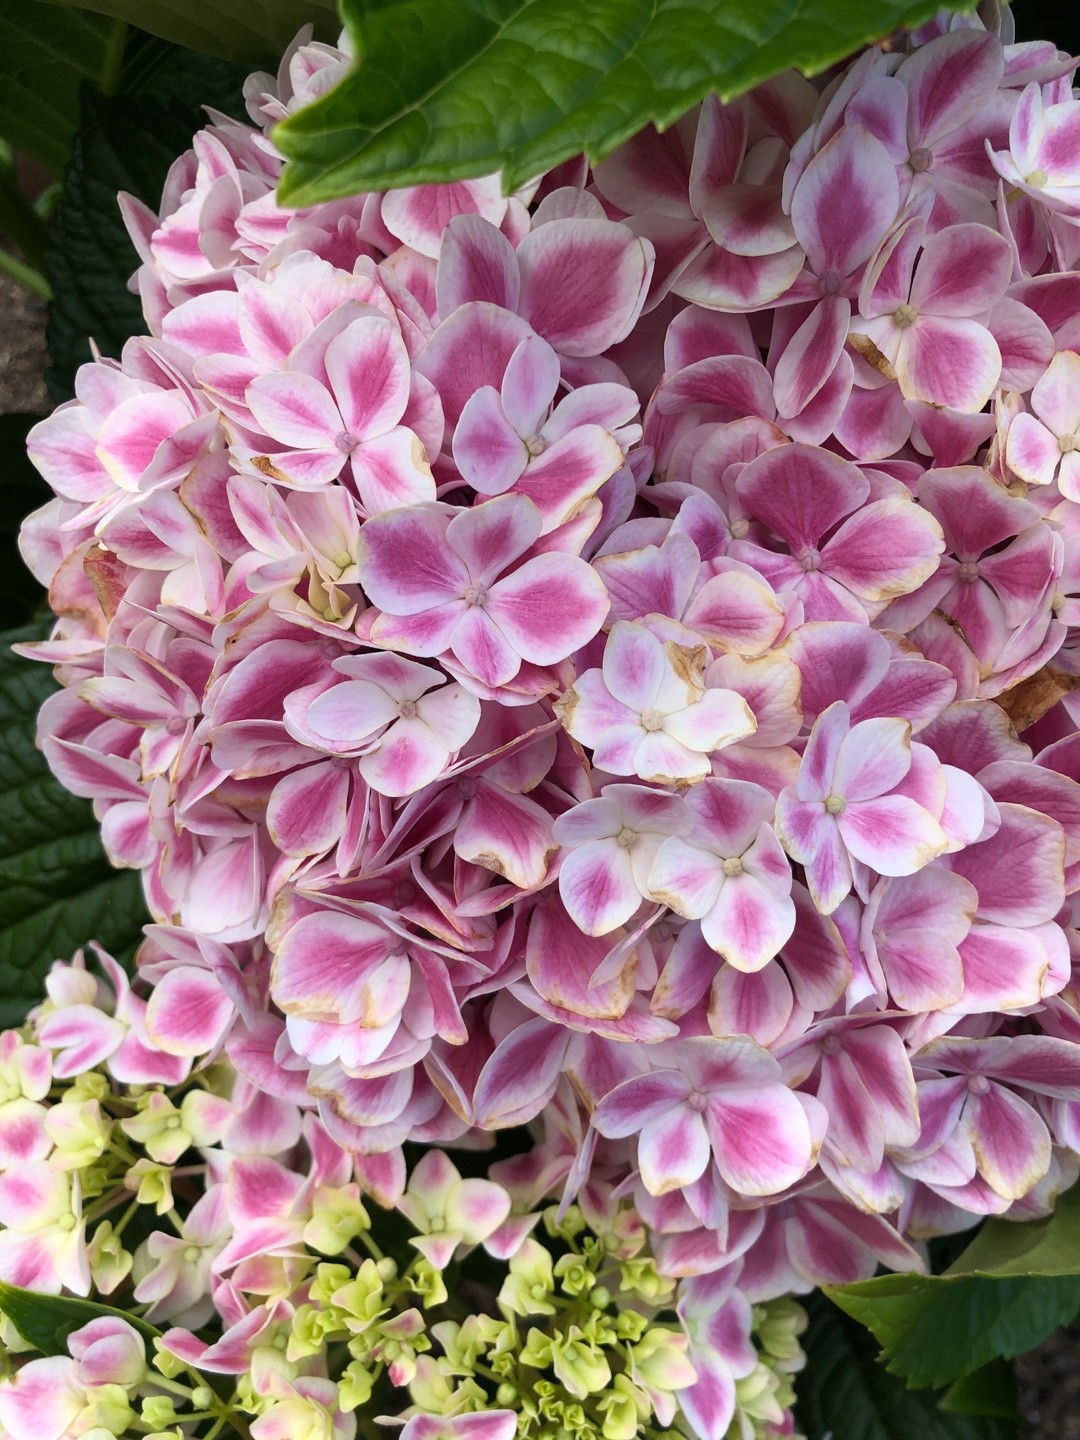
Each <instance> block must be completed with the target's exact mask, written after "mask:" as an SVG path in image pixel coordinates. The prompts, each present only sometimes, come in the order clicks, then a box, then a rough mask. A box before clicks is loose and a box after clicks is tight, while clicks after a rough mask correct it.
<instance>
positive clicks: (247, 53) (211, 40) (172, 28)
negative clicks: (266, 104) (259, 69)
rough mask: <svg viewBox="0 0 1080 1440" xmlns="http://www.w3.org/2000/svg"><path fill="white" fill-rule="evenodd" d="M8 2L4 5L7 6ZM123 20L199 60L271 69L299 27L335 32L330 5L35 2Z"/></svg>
mask: <svg viewBox="0 0 1080 1440" xmlns="http://www.w3.org/2000/svg"><path fill="white" fill-rule="evenodd" d="M8 3H9V0H4V4H5V5H6V4H8ZM37 3H39V4H40V3H47V4H50V5H54V6H62V7H64V8H65V9H68V8H70V9H78V10H90V11H94V12H96V13H97V14H98V15H107V16H110V17H111V18H112V19H114V20H125V21H127V22H128V24H130V25H137V26H138V27H139V29H140V30H147V31H149V33H150V34H151V35H158V36H160V37H161V38H162V39H163V40H171V41H173V42H174V43H175V44H177V45H186V46H188V47H189V48H190V49H192V50H198V51H200V52H201V53H202V54H204V55H217V56H221V57H223V58H224V59H227V60H241V61H243V62H244V63H245V64H252V65H261V64H271V65H276V64H277V62H278V60H279V59H280V57H281V54H282V51H284V49H285V48H286V46H287V45H288V44H289V42H290V40H292V38H293V36H294V35H295V34H296V32H297V31H298V30H299V29H300V27H301V26H302V25H314V27H315V33H316V37H317V38H319V39H323V40H333V39H334V38H335V37H336V35H337V33H338V29H339V26H338V22H337V12H336V9H335V6H334V0H37Z"/></svg>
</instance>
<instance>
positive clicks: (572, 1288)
mask: <svg viewBox="0 0 1080 1440" xmlns="http://www.w3.org/2000/svg"><path fill="white" fill-rule="evenodd" d="M555 1274H556V1276H557V1277H558V1280H559V1288H560V1290H562V1292H563V1294H564V1295H572V1296H574V1297H575V1298H576V1297H577V1296H579V1295H585V1294H587V1293H588V1291H590V1290H591V1289H592V1288H593V1286H594V1285H595V1284H596V1276H595V1275H594V1274H593V1272H592V1271H591V1270H590V1269H589V1267H588V1265H587V1264H586V1263H585V1261H584V1260H582V1259H581V1258H580V1257H579V1256H577V1255H562V1256H560V1257H559V1259H558V1260H556V1262H555Z"/></svg>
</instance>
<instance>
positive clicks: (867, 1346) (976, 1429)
mask: <svg viewBox="0 0 1080 1440" xmlns="http://www.w3.org/2000/svg"><path fill="white" fill-rule="evenodd" d="M801 1303H802V1304H804V1305H805V1306H806V1308H807V1310H808V1311H809V1313H810V1328H809V1330H808V1331H807V1333H806V1334H805V1335H804V1337H803V1341H802V1343H803V1348H804V1349H805V1351H806V1368H805V1370H803V1371H802V1372H801V1374H800V1375H799V1377H798V1384H797V1401H796V1420H797V1422H798V1426H799V1429H800V1430H801V1432H802V1433H803V1434H804V1435H805V1436H806V1437H807V1440H826V1437H832V1440H1012V1437H1014V1436H1015V1435H1016V1433H1017V1429H1018V1422H1017V1419H1016V1416H1015V1414H1011V1415H1009V1414H1007V1415H1005V1416H1002V1415H1001V1414H994V1415H985V1414H979V1415H972V1414H955V1413H950V1412H949V1411H945V1410H942V1409H940V1408H939V1405H938V1400H939V1398H940V1397H939V1395H938V1393H937V1392H935V1391H932V1390H908V1389H907V1388H906V1386H905V1385H904V1382H903V1380H901V1379H900V1378H899V1377H898V1376H896V1375H890V1374H889V1372H888V1371H887V1370H886V1369H885V1367H884V1366H883V1365H881V1364H879V1362H878V1360H877V1350H878V1347H877V1344H876V1342H875V1340H874V1338H873V1336H872V1335H870V1333H869V1332H868V1331H867V1330H864V1329H863V1327H862V1326H861V1325H860V1324H858V1322H857V1321H855V1320H852V1319H851V1318H850V1316H848V1315H845V1314H844V1313H843V1311H841V1310H838V1309H837V1308H836V1306H835V1305H832V1304H831V1303H830V1302H829V1301H828V1300H826V1299H825V1298H824V1297H823V1296H822V1295H820V1294H817V1295H812V1296H810V1297H809V1299H808V1300H803V1301H802V1302H801ZM999 1398H1000V1396H999Z"/></svg>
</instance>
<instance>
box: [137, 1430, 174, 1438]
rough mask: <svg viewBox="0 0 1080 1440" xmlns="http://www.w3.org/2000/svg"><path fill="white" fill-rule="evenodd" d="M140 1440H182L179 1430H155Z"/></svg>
mask: <svg viewBox="0 0 1080 1440" xmlns="http://www.w3.org/2000/svg"><path fill="white" fill-rule="evenodd" d="M142 1440H184V1434H183V1431H181V1430H155V1431H153V1433H152V1434H150V1435H144V1436H143V1437H142Z"/></svg>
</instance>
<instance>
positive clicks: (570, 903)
mask: <svg viewBox="0 0 1080 1440" xmlns="http://www.w3.org/2000/svg"><path fill="white" fill-rule="evenodd" d="M691 823H692V820H691V817H690V816H689V815H688V814H687V811H686V809H685V806H684V805H683V803H682V802H681V801H680V800H678V799H677V798H676V797H674V796H672V795H665V794H664V793H663V792H662V791H658V790H647V789H646V788H645V787H644V786H643V785H605V786H604V789H603V791H602V793H601V796H600V798H598V799H596V800H586V801H584V802H582V803H581V804H579V805H575V806H574V808H573V809H572V810H568V811H567V812H566V814H565V815H560V816H559V818H558V819H557V820H556V821H555V824H554V826H553V831H552V833H553V834H554V836H555V839H556V840H557V841H558V842H559V844H560V845H563V846H565V847H566V849H567V851H568V853H567V854H566V855H565V856H564V857H563V859H562V863H561V865H560V867H559V894H560V895H561V896H562V900H563V904H564V905H565V906H566V908H567V910H568V911H569V913H570V915H571V916H572V917H573V920H574V923H575V924H576V925H577V926H578V927H579V928H580V929H581V930H583V931H584V932H585V934H586V935H606V934H608V933H609V932H610V931H612V930H614V929H615V928H616V927H617V926H619V925H623V924H625V923H626V921H627V920H629V919H630V917H631V916H632V915H633V914H634V912H635V911H636V910H638V909H639V908H640V906H641V903H642V901H643V900H648V899H651V898H652V891H651V890H650V888H649V872H650V870H651V869H652V865H653V861H654V860H655V858H656V855H657V852H658V850H660V848H661V847H662V846H663V844H664V843H665V842H666V841H667V839H668V837H669V836H672V835H678V834H682V833H684V832H685V831H686V830H687V829H688V828H689V827H690V825H691Z"/></svg>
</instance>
